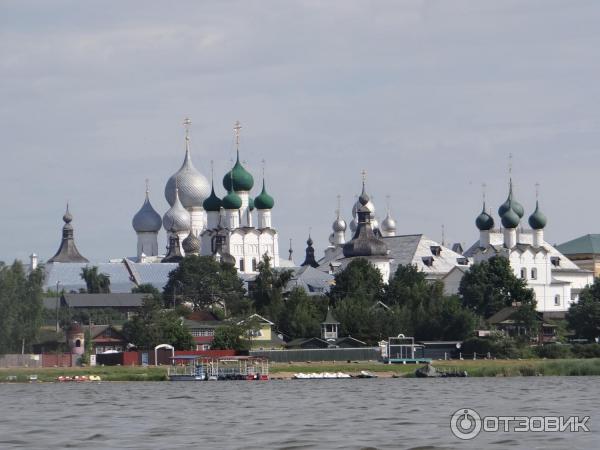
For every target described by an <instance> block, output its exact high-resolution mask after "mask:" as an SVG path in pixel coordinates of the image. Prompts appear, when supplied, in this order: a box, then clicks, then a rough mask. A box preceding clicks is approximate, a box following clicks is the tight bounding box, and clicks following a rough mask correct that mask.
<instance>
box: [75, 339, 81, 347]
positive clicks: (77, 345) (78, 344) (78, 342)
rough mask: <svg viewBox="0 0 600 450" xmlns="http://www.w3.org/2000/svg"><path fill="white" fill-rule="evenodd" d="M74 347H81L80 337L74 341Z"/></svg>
mask: <svg viewBox="0 0 600 450" xmlns="http://www.w3.org/2000/svg"><path fill="white" fill-rule="evenodd" d="M75 347H81V339H77V340H76V341H75Z"/></svg>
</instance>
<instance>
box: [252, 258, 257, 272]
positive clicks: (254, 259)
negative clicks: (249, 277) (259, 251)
mask: <svg viewBox="0 0 600 450" xmlns="http://www.w3.org/2000/svg"><path fill="white" fill-rule="evenodd" d="M256 270H257V264H256V258H252V272H256Z"/></svg>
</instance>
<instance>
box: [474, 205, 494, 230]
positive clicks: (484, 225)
mask: <svg viewBox="0 0 600 450" xmlns="http://www.w3.org/2000/svg"><path fill="white" fill-rule="evenodd" d="M475 225H476V226H477V228H479V230H480V231H489V230H491V229H492V228H494V218H493V217H492V216H490V215H489V214H488V213H487V212H486V211H485V203H484V204H483V209H482V210H481V214H479V215H478V216H477V218H476V219H475Z"/></svg>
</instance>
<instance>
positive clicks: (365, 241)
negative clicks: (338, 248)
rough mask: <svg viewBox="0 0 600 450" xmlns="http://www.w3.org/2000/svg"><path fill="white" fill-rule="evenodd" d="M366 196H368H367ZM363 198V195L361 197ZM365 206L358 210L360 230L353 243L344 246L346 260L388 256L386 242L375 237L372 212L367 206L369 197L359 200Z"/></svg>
mask: <svg viewBox="0 0 600 450" xmlns="http://www.w3.org/2000/svg"><path fill="white" fill-rule="evenodd" d="M365 195H366V194H365ZM361 197H362V195H361ZM365 200H366V201H365ZM359 201H360V202H361V203H363V201H364V203H363V206H362V207H361V208H359V209H358V211H357V212H358V228H357V229H356V233H355V234H354V237H353V238H352V240H351V241H349V242H347V243H346V244H344V247H343V252H344V256H345V257H346V258H352V257H360V256H387V255H388V253H389V251H388V248H387V245H386V244H385V242H383V241H382V240H381V239H379V238H378V237H377V236H375V233H374V232H373V228H371V219H370V211H369V209H368V208H367V207H366V206H365V205H366V204H367V203H368V201H369V199H368V196H366V198H363V199H362V200H361V199H359Z"/></svg>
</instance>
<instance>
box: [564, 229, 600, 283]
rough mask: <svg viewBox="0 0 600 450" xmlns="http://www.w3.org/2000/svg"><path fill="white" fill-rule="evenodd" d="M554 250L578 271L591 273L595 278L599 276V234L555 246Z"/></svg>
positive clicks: (588, 235)
mask: <svg viewBox="0 0 600 450" xmlns="http://www.w3.org/2000/svg"><path fill="white" fill-rule="evenodd" d="M556 249H557V250H558V251H559V252H561V253H562V254H563V255H565V256H566V257H567V258H569V259H570V260H571V261H573V262H574V263H575V264H577V267H579V268H580V269H584V270H589V271H591V272H593V273H594V276H595V277H598V276H600V234H586V235H585V236H581V237H578V238H576V239H573V240H571V241H567V242H565V243H563V244H560V245H557V246H556Z"/></svg>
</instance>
